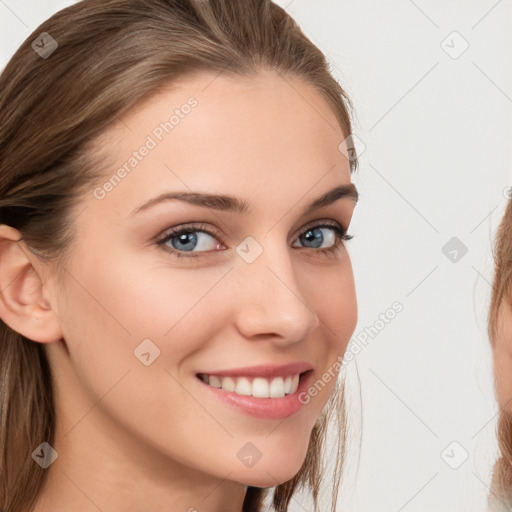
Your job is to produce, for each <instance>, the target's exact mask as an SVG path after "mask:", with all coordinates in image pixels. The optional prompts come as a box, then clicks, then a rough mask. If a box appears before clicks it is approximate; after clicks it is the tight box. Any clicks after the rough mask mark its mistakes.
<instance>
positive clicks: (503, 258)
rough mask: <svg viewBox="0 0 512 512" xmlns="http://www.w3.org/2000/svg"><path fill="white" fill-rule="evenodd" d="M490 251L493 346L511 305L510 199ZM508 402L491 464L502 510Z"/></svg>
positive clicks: (510, 478)
mask: <svg viewBox="0 0 512 512" xmlns="http://www.w3.org/2000/svg"><path fill="white" fill-rule="evenodd" d="M493 253H494V277H493V282H492V292H491V303H490V307H489V315H488V323H487V326H488V335H489V339H490V341H491V345H492V346H493V347H495V345H496V343H497V339H498V336H499V335H500V328H501V327H500V324H501V322H500V320H501V316H502V314H503V313H505V312H506V311H507V309H508V310H509V308H510V307H511V305H512V199H509V201H508V203H507V206H506V209H505V213H504V215H503V218H502V219H501V222H500V225H499V227H498V231H497V233H496V239H495V243H494V251H493ZM504 306H508V307H507V308H504ZM496 384H497V382H496ZM509 405H510V404H501V405H500V410H499V413H498V414H499V415H498V425H497V434H498V449H499V456H498V459H497V460H496V462H495V464H494V469H493V475H492V482H491V492H490V495H489V502H490V504H492V505H493V507H494V508H493V509H492V510H501V508H502V507H503V506H506V507H507V508H506V510H510V508H511V507H512V413H511V412H510V408H509ZM500 507H501V508H500Z"/></svg>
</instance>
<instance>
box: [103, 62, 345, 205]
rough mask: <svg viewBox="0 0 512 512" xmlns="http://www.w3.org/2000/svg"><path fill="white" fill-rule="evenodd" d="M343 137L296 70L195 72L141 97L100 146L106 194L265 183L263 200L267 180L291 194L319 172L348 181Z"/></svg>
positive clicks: (133, 199)
mask: <svg viewBox="0 0 512 512" xmlns="http://www.w3.org/2000/svg"><path fill="white" fill-rule="evenodd" d="M343 139H344V134H343V133H342V131H341V128H340V127H339V124H338V123H337V120H336V117H335V115H334V113H333V112H332V110H331V109H330V107H329V105H328V104H327V102H326V100H325V99H324V98H323V97H322V95H321V94H320V92H319V91H317V90H316V88H315V87H314V86H313V85H311V84H309V83H306V82H304V81H302V80H301V79H299V78H296V77H288V76H287V77H284V76H282V75H280V74H278V73H277V72H274V71H265V72H261V73H259V74H257V75H255V76H253V77H241V76H238V75H225V74H220V75H211V74H205V73H202V74H196V75H194V76H191V77H186V78H182V79H180V80H178V81H176V82H173V83H172V84H170V85H169V87H168V88H165V89H162V90H161V91H160V92H159V93H158V94H157V95H154V96H153V97H151V98H150V99H149V100H147V101H145V102H144V103H142V104H140V105H139V106H138V107H137V108H136V109H134V110H133V111H132V112H131V113H130V115H128V116H125V118H123V119H121V120H120V121H119V122H117V123H116V124H115V125H113V127H112V128H111V129H110V130H108V131H107V132H106V133H105V134H104V136H102V137H101V140H100V141H99V144H98V148H99V150H100V151H103V152H104V153H105V154H106V155H107V160H108V161H109V169H108V170H107V172H106V174H105V180H104V183H106V182H107V181H111V182H112V186H108V187H107V188H108V189H109V190H108V194H107V196H106V199H108V203H109V204H111V205H116V208H117V209H118V210H121V211H124V210H127V211H128V207H129V208H130V211H131V209H132V208H133V207H134V206H136V203H139V202H140V201H141V199H144V198H149V197H150V196H151V195H152V194H154V193H160V192H162V191H163V189H166V190H174V189H178V190H187V191H191V190H202V191H204V190H208V191H210V192H218V193H230V194H233V195H239V196H242V197H243V196H247V194H249V195H251V197H252V196H253V195H258V192H261V193H263V192H265V199H266V200H267V201H268V200H271V199H272V197H276V196H273V194H274V193H273V192H271V190H270V189H273V190H274V191H275V190H278V191H280V192H281V193H280V195H279V197H276V199H277V200H280V201H281V202H283V201H288V200H289V199H288V198H291V199H292V200H294V201H297V200H298V199H299V198H300V197H301V196H304V194H306V193H307V191H308V189H312V188H314V187H315V186H316V184H317V183H318V182H319V181H320V180H322V179H326V180H327V182H325V185H324V187H323V188H324V189H326V188H329V186H330V185H334V186H336V185H339V184H340V183H347V182H349V181H350V171H349V162H348V160H347V159H346V158H345V156H343V154H342V152H340V149H339V145H340V143H341V142H342V141H343ZM144 148H146V149H144ZM147 148H149V149H147ZM142 150H143V151H142ZM141 153H144V155H142V156H141ZM121 169H124V171H122V172H118V171H119V170H121ZM116 174H118V175H119V174H120V175H121V178H120V179H119V176H115V175H116ZM111 178H114V179H113V180H112V179H111ZM227 187H229V190H227ZM285 192H289V194H286V193H285ZM317 192H318V189H317ZM262 197H263V196H262ZM101 203H103V206H104V207H105V206H106V203H107V201H101Z"/></svg>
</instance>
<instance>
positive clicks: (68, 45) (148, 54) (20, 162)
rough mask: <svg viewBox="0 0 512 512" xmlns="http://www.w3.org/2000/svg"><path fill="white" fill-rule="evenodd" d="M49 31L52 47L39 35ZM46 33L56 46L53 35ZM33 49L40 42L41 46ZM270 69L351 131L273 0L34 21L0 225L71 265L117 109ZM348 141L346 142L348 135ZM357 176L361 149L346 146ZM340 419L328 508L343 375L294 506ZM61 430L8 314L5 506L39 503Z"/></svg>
mask: <svg viewBox="0 0 512 512" xmlns="http://www.w3.org/2000/svg"><path fill="white" fill-rule="evenodd" d="M42 33H47V34H49V36H43V37H45V38H46V39H45V41H46V45H47V46H46V48H47V49H51V48H52V44H53V45H54V46H53V48H54V51H53V53H51V54H47V55H41V54H38V53H40V52H37V51H36V49H35V48H34V46H33V43H34V42H35V41H36V40H38V38H40V36H41V34H42ZM49 37H51V38H52V39H53V40H55V41H56V44H57V47H56V48H55V43H52V42H51V39H49ZM39 47H40V48H41V47H45V45H44V44H43V43H40V44H39ZM264 68H270V69H273V70H275V71H277V72H278V73H280V74H282V75H283V76H290V77H299V78H301V79H303V80H305V81H307V82H308V83H310V84H312V85H314V86H315V87H316V88H317V90H318V91H319V92H320V93H321V94H322V95H323V97H324V98H325V99H326V101H327V102H328V104H329V106H330V107H331V109H332V111H333V112H334V114H335V116H336V119H337V120H338V123H339V125H340V127H341V129H342V131H343V134H344V136H345V137H347V136H349V135H350V134H351V132H352V129H351V114H352V105H351V102H350V100H349V98H348V97H347V95H346V93H345V91H344V90H343V89H342V87H341V86H340V85H339V83H338V82H337V81H336V80H335V79H334V77H333V76H332V75H331V73H330V69H329V65H328V63H327V60H326V58H325V56H324V55H323V54H322V52H321V51H320V50H319V49H318V48H317V47H316V46H315V45H314V44H313V43H312V42H311V41H310V40H309V39H308V38H307V37H306V36H305V35H304V33H303V32H302V31H301V30H300V28H299V27H298V25H297V24H296V22H295V21H294V20H293V19H292V18H291V17H290V16H289V15H288V14H287V13H286V12H285V10H284V9H282V8H280V7H279V6H277V5H275V4H274V3H272V2H271V1H269V0H211V1H206V0H145V1H144V2H142V1H140V0H84V1H81V2H78V3H76V4H74V5H72V6H70V7H67V8H65V9H63V10H61V11H59V12H57V13H56V14H55V15H53V16H52V17H51V18H49V19H48V20H46V21H45V22H44V23H42V24H41V25H40V26H39V27H37V28H36V29H35V30H34V31H33V32H32V34H31V35H30V36H29V37H28V38H27V39H26V40H25V41H24V42H23V44H22V45H21V46H20V48H19V49H18V50H17V51H16V53H15V54H14V55H13V57H12V58H11V59H10V61H9V62H8V64H7V66H6V67H5V69H4V70H3V72H2V74H1V75H0V224H7V225H9V226H12V227H14V228H16V229H18V230H19V231H20V233H21V234H22V238H23V240H24V241H25V243H26V244H27V246H28V247H29V248H30V249H31V250H32V251H33V252H34V254H36V255H37V256H38V257H41V258H47V259H54V258H55V259H57V260H59V261H64V258H65V256H66V254H69V250H70V247H71V246H72V242H73V222H72V212H73V211H74V210H73V208H74V207H76V204H77V202H78V201H79V198H80V197H81V194H82V193H84V192H87V191H88V190H89V191H90V188H91V183H94V182H96V180H98V179H101V177H102V175H103V173H104V172H105V171H106V169H105V162H102V161H101V160H100V159H99V157H98V155H97V154H96V153H95V152H94V151H93V150H92V149H91V148H93V147H94V146H93V143H94V142H95V141H97V140H98V137H99V135H100V134H101V133H102V132H103V131H104V130H105V129H107V128H108V127H109V126H111V125H112V123H113V122H114V121H115V120H116V119H118V118H119V117H121V116H123V115H125V114H127V113H128V112H129V111H130V110H131V109H133V108H135V107H136V106H138V105H140V103H141V102H142V101H143V100H145V99H148V98H149V97H151V96H152V95H154V94H155V93H157V92H158V91H159V90H160V89H163V88H165V87H166V86H167V85H168V84H169V83H171V82H172V81H173V80H175V79H177V78H178V77H181V76H183V75H184V74H186V73H193V72H201V71H206V72H213V73H221V72H227V73H235V74H238V75H244V76H252V75H254V74H255V73H257V72H258V70H261V69H264ZM340 142H341V141H340ZM351 156H352V158H350V166H351V171H354V170H355V169H356V168H357V157H356V156H355V154H351ZM333 411H334V412H335V415H336V419H337V422H338V425H339V432H338V434H339V435H338V447H337V451H336V452H335V456H336V461H337V462H336V470H335V484H334V490H333V503H332V508H333V510H334V509H335V501H336V496H337V491H338V480H339V477H340V475H341V467H342V461H343V454H344V449H345V435H346V434H345V433H346V418H345V405H344V393H343V382H341V384H340V383H338V381H337V382H336V387H335V390H334V392H333V394H332V395H331V397H330V399H329V403H328V404H327V405H326V408H325V409H324V411H323V412H322V415H321V416H320V418H319V419H318V421H317V423H316V425H315V427H314V429H313V430H312V433H311V438H310V443H309V447H308V452H307V454H306V458H305V460H304V464H303V466H302V467H301V469H300V471H299V472H298V473H297V474H296V475H295V477H294V478H292V479H291V480H289V481H287V482H285V483H283V484H280V485H277V486H275V488H274V494H273V501H272V503H273V505H274V507H275V509H276V510H278V511H286V510H287V509H288V504H289V502H290V500H291V499H292V497H293V494H294V492H295V491H296V490H297V489H299V488H300V487H303V486H308V487H309V488H310V489H311V492H312V495H313V498H314V503H315V510H317V498H318V491H319V486H320V483H321V480H322V477H323V470H322V466H321V462H320V461H321V459H320V456H321V453H322V451H323V444H324V440H325V433H326V426H327V423H328V421H329V420H328V418H330V416H331V414H332V412H333ZM54 436H55V411H54V404H53V391H52V374H51V369H50V367H49V364H48V361H47V358H46V355H45V351H44V346H43V344H42V343H37V342H34V341H31V340H29V339H27V338H25V337H24V336H22V335H21V334H19V333H17V332H15V331H14V330H12V329H10V328H9V327H8V326H7V325H6V324H5V323H4V322H3V321H0V449H1V454H0V508H1V509H2V510H3V512H27V511H29V510H33V508H34V506H35V504H36V501H37V498H38V496H39V494H40V492H41V490H42V487H43V485H44V483H45V479H46V475H47V472H46V470H44V469H42V468H41V467H39V465H37V464H35V463H34V461H33V460H32V457H31V454H32V452H33V450H34V449H35V448H36V447H37V446H39V444H40V443H41V442H43V441H46V442H48V443H50V444H52V442H53V441H54ZM268 490H269V489H262V488H257V487H249V488H248V492H247V494H246V497H245V501H244V505H243V510H244V511H245V512H249V511H251V512H256V511H260V510H261V506H262V503H263V499H264V498H265V497H266V496H267V492H268Z"/></svg>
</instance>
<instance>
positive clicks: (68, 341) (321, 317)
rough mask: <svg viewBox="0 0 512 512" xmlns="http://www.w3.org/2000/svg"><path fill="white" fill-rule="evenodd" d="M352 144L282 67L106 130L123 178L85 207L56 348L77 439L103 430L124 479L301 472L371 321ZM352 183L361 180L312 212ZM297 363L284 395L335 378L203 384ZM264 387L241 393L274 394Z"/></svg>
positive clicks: (178, 98)
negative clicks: (340, 376)
mask: <svg viewBox="0 0 512 512" xmlns="http://www.w3.org/2000/svg"><path fill="white" fill-rule="evenodd" d="M165 123H167V124H165ZM344 138H345V135H344V134H343V133H342V131H341V129H340V128H339V126H338V123H337V121H336V118H335V116H334V114H333V113H332V111H331V110H330V108H329V107H328V104H327V103H326V102H325V100H324V99H323V98H322V97H321V95H320V94H319V93H318V92H317V91H316V90H315V89H314V88H313V87H312V86H311V85H309V84H305V83H303V82H302V81H299V80H298V79H295V78H286V79H284V78H282V77H281V76H280V75H278V74H276V73H274V72H262V73H260V74H259V75H258V76H257V77H253V78H241V77H227V76H225V75H220V76H217V77H215V76H214V75H209V74H201V75H195V76H194V77H188V78H187V79H183V80H182V81H180V82H179V83H175V84H174V85H173V86H172V87H170V88H169V89H168V90H166V91H162V92H161V93H160V94H159V95H158V96H155V97H153V98H152V99H151V100H149V101H148V102H146V103H144V104H143V105H142V106H141V107H140V108H138V109H137V110H136V111H134V112H133V113H132V114H130V116H127V117H125V118H124V119H123V120H122V121H120V122H118V123H117V124H116V125H115V126H114V127H113V128H112V129H111V130H109V131H108V132H107V133H106V134H105V136H104V137H102V139H101V141H100V143H99V144H98V148H99V150H100V151H103V152H104V154H105V155H106V160H105V161H106V162H108V172H106V174H105V179H104V180H103V182H102V183H101V184H100V185H99V186H98V187H97V188H95V189H94V190H92V189H91V191H90V193H89V194H88V195H87V196H86V197H85V198H84V199H83V202H81V203H80V204H78V205H77V207H76V212H77V217H76V219H74V220H73V222H74V223H75V226H76V232H75V236H76V240H75V244H74V245H73V247H72V252H71V253H70V254H71V256H70V259H69V261H68V262H67V263H66V267H65V268H66V270H67V272H65V275H66V276H67V277H68V279H67V283H66V286H65V287H63V288H59V287H58V285H57V280H56V279H53V280H52V281H50V283H51V284H50V285H49V286H52V288H51V292H50V293H51V294H52V298H53V302H54V304H56V308H55V309H56V311H57V314H58V318H59V321H60V325H61V328H62V337H63V339H62V340H60V341H59V342H56V343H49V344H48V345H46V349H47V352H48V356H49V358H50V363H51V366H52V370H53V372H54V375H55V381H56V403H57V407H58V409H57V411H58V412H57V414H58V416H59V417H60V421H61V423H60V424H59V427H58V428H59V429H60V430H59V431H58V432H60V434H58V436H61V437H60V439H61V441H58V442H60V443H61V446H64V445H65V444H66V443H68V441H69V446H73V447H74V448H73V453H78V452H79V451H80V450H81V448H80V446H86V445H87V443H90V442H91V441H90V440H91V439H95V450H100V451H101V459H102V460H104V461H106V460H110V461H111V462H109V464H111V465H112V464H116V465H121V466H122V467H123V468H124V470H123V471H124V472H125V473H123V475H124V476H126V475H127V474H132V473H133V474H135V473H136V472H140V475H144V478H146V477H147V478H149V477H151V478H157V479H161V478H164V476H166V475H172V474H174V473H173V472H175V471H176V470H177V468H180V475H181V476H183V475H184V474H188V472H189V473H190V474H207V475H210V476H214V477H216V478H220V479H227V480H230V481H236V482H240V483H243V484H245V485H255V486H261V487H267V486H274V485H276V484H277V483H282V482H284V481H286V480H288V479H290V478H292V477H293V476H294V475H295V474H296V473H297V472H298V471H299V469H300V467H301V465H302V463H303V461H304V457H305V455H306V451H307V448H308V442H309V438H310V434H311V431H312V429H313V427H314V424H315V421H316V420H317V418H318V417H319V415H320V414H321V412H322V409H323V408H324V406H325V404H326V402H327V400H328V398H329V396H330V394H331V392H332V390H333V388H334V383H335V381H334V379H333V378H329V376H327V377H326V378H324V379H322V374H324V373H325V372H328V371H330V372H331V375H332V374H335V373H333V372H334V370H333V369H335V370H336V371H337V370H339V361H340V356H342V354H343V353H344V351H345V348H346V346H347V343H348V341H349V339H350V337H351V335H352V333H353V331H354V329H355V325H356V319H357V307H356V297H355V290H354V281H353V273H352V267H351V263H350V258H349V254H348V252H347V249H346V246H345V242H344V241H343V240H341V239H339V238H338V236H337V231H336V230H337V229H340V230H345V229H347V228H348V226H349V223H350V220H351V217H352V213H353V210H354V205H355V200H354V196H353V195H352V194H351V193H350V190H351V189H350V183H351V182H350V171H349V161H348V160H347V158H346V157H345V156H344V154H343V151H341V150H340V144H341V143H342V141H343V140H344ZM143 148H146V149H143ZM342 149H343V146H342ZM123 169H124V171H123ZM336 187H346V189H343V190H342V193H341V194H338V195H335V196H332V197H331V199H333V200H332V201H324V202H323V203H324V204H323V205H321V206H320V207H318V208H313V209H308V206H309V205H310V204H311V203H313V202H314V201H315V200H316V199H318V198H320V197H322V196H325V194H327V193H328V192H329V191H331V190H332V189H334V188H336ZM171 193H173V194H174V193H183V194H192V193H193V194H208V195H222V196H229V197H230V198H237V201H238V202H239V203H243V204H244V205H245V206H246V210H244V211H243V212H241V211H239V210H237V209H236V208H233V209H232V208H231V207H230V208H228V206H230V205H231V203H232V202H234V199H233V200H231V201H230V202H228V201H227V200H219V199H215V200H214V199H211V200H205V199H202V200H200V201H194V202H187V201H185V200H179V199H176V198H175V199H167V200H161V201H158V202H157V201H154V202H153V203H151V204H148V201H152V200H154V199H155V198H158V197H160V196H161V195H162V194H171ZM143 205H146V206H145V207H143ZM141 207H142V208H141ZM326 224H328V225H327V226H325V225H326ZM331 226H335V227H334V228H333V227H331ZM185 227H186V228H187V229H189V232H188V234H187V233H185V234H183V233H179V234H177V235H176V234H175V235H174V237H173V238H169V237H167V240H164V237H166V235H168V234H169V232H170V231H171V229H173V230H175V231H176V230H182V231H183V228H185ZM336 227H337V228H336ZM162 240H163V241H162ZM336 240H338V242H339V244H340V245H339V246H338V248H337V249H334V252H331V253H326V252H322V249H331V251H332V250H333V246H335V244H336ZM290 363H304V366H303V367H297V368H295V369H293V368H292V369H291V370H290V371H285V370H283V369H281V370H280V369H277V371H275V372H274V374H272V376H273V377H277V380H276V382H274V383H272V380H273V379H271V380H270V383H271V386H270V387H271V388H272V389H273V392H275V393H277V394H279V393H281V385H282V384H285V382H286V380H285V379H283V382H282V383H281V382H280V380H279V378H278V377H279V376H283V377H286V376H287V375H290V373H291V374H294V373H300V372H302V371H304V370H305V369H307V368H310V369H312V372H310V373H309V376H308V377H307V379H308V380H307V382H306V384H307V386H306V387H308V386H311V385H313V384H314V383H315V382H317V381H319V384H318V383H317V387H316V389H315V390H314V391H313V393H303V394H302V398H303V401H304V402H306V401H307V403H305V404H304V405H302V404H300V403H299V401H298V398H297V395H298V392H299V391H301V390H302V391H304V389H303V388H304V382H302V379H303V377H301V383H299V390H298V391H297V392H295V393H294V394H292V395H291V396H289V397H284V398H266V399H265V398H251V397H249V396H245V398H243V396H242V395H237V394H236V393H235V392H230V391H226V390H219V389H217V388H215V387H214V385H215V383H217V385H218V381H216V380H215V379H213V380H212V383H213V385H210V384H206V383H205V382H203V381H202V380H201V379H200V378H199V377H198V374H208V375H211V376H216V375H217V376H218V375H219V373H220V372H222V371H228V370H231V369H238V368H242V370H240V371H237V373H238V374H239V375H240V376H242V377H243V376H244V375H245V376H246V377H247V376H251V379H252V377H253V376H254V375H256V376H258V375H260V374H261V371H260V370H259V369H256V370H255V373H253V374H251V372H250V370H243V368H246V367H254V366H259V365H265V366H266V365H271V366H274V365H288V364H290ZM262 375H264V374H261V375H260V376H262ZM251 379H247V380H244V379H241V382H238V386H239V388H238V390H239V391H240V392H241V393H244V392H247V389H249V392H251V393H255V394H258V393H259V392H262V393H265V383H264V382H263V380H265V379H263V380H262V379H261V378H260V379H258V383H257V384H258V385H256V384H255V385H254V387H252V388H251V387H250V386H249V388H247V386H248V383H249V384H250V383H251ZM247 381H248V382H247ZM265 382H267V381H266V380H265ZM230 383H231V384H233V385H237V379H233V381H232V382H231V381H230V380H229V379H226V381H225V385H226V387H227V388H228V389H229V385H230ZM244 389H245V391H244ZM255 390H256V391H255ZM222 396H224V397H228V396H229V397H231V398H234V400H233V401H229V402H228V401H225V400H223V399H222ZM236 396H238V397H239V398H238V400H239V401H243V400H245V401H246V402H245V403H246V406H243V405H240V403H239V402H237V398H236ZM306 396H307V397H308V398H307V399H306V398H305V397H306ZM258 401H259V402H258ZM258 403H259V404H260V406H259V407H258ZM297 404H299V405H301V406H300V407H299V408H297V407H296V406H297ZM58 438H59V437H58ZM71 440H73V441H71ZM120 447H122V449H120ZM83 450H85V448H84V449H83ZM89 452H90V450H89ZM94 456H97V453H96V455H87V457H94ZM77 457H78V455H77ZM114 461H115V462H114ZM112 467H113V466H112ZM116 467H117V466H116ZM124 476H123V478H124ZM141 478H142V476H141Z"/></svg>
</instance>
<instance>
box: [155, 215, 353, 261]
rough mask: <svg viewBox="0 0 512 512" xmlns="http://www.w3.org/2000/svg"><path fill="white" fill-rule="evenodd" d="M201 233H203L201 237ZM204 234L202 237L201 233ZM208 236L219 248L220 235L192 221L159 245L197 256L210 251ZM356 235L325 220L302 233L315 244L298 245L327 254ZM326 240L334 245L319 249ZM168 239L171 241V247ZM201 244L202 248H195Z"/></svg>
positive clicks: (302, 238) (179, 254) (303, 240)
mask: <svg viewBox="0 0 512 512" xmlns="http://www.w3.org/2000/svg"><path fill="white" fill-rule="evenodd" d="M324 230H327V233H329V230H330V231H331V233H330V234H327V235H324ZM198 234H199V236H198ZM201 235H202V236H201ZM208 237H211V238H212V240H211V241H210V246H211V247H210V248H211V249H215V248H219V246H221V245H222V243H219V242H218V241H217V240H216V237H217V234H216V233H214V232H213V231H212V230H211V229H210V228H209V227H208V226H207V225H204V224H191V225H188V226H180V227H177V228H173V229H172V230H171V231H169V232H167V233H166V234H165V235H164V236H163V237H162V238H161V239H160V240H158V241H157V242H156V243H157V245H158V246H159V247H162V248H163V249H164V250H165V251H167V252H169V253H171V254H172V255H174V256H176V257H178V258H183V257H185V258H189V257H192V258H197V257H199V254H194V253H197V252H199V253H201V252H208V250H209V249H208V248H207V247H205V245H206V246H208ZM352 238H353V236H352V235H349V234H348V233H347V232H346V230H345V229H344V228H342V227H341V226H340V224H338V223H337V222H336V223H331V222H329V223H326V222H324V223H322V224H317V225H314V226H310V227H307V228H306V229H304V230H303V231H302V232H301V233H300V235H299V236H298V238H297V239H298V240H300V241H301V243H306V244H308V243H313V247H298V248H305V249H308V248H311V249H313V251H314V252H320V253H322V254H326V255H332V254H335V253H336V252H337V251H338V250H340V249H341V247H342V246H343V245H344V244H343V242H344V241H347V240H351V239H352ZM325 239H327V241H330V242H331V244H332V245H330V246H329V247H324V248H319V246H321V245H322V244H323V243H324V242H325ZM168 242H171V244H170V246H169V245H168ZM198 247H199V250H195V251H194V249H197V248H198ZM294 247H296V246H294Z"/></svg>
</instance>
